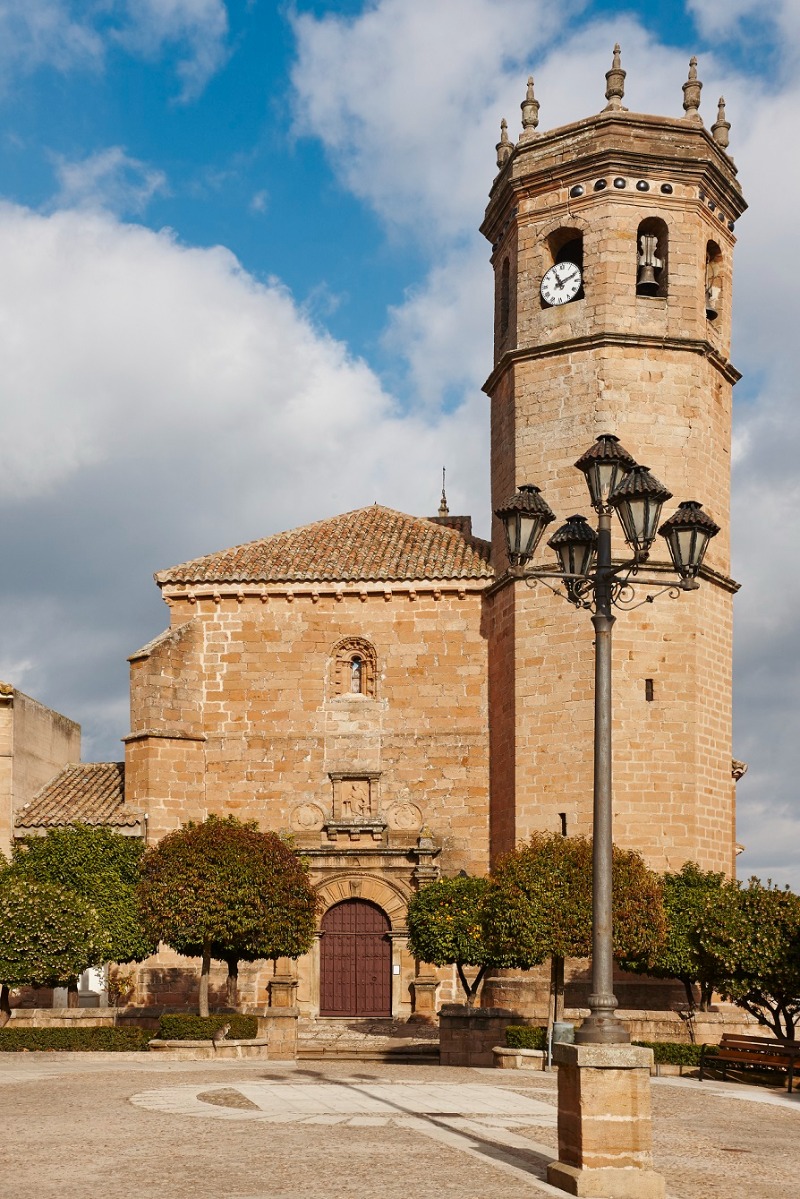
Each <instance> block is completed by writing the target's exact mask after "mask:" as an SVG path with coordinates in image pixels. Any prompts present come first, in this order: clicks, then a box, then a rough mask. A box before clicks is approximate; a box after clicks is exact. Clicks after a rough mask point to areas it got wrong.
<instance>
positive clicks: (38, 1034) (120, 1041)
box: [0, 1026, 155, 1053]
mask: <svg viewBox="0 0 800 1199" xmlns="http://www.w3.org/2000/svg"><path fill="white" fill-rule="evenodd" d="M154 1036H155V1033H154V1032H153V1031H152V1029H146V1028H9V1027H8V1026H6V1027H5V1028H0V1053H22V1052H24V1051H27V1050H29V1051H30V1052H34V1051H36V1050H45V1051H47V1050H57V1049H60V1050H62V1051H63V1050H88V1051H94V1052H103V1053H120V1052H123V1051H125V1050H128V1051H131V1050H133V1051H134V1052H135V1051H137V1050H142V1049H146V1048H147V1046H148V1044H149V1043H150V1041H152V1039H153V1037H154Z"/></svg>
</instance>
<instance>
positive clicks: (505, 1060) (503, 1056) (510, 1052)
mask: <svg viewBox="0 0 800 1199" xmlns="http://www.w3.org/2000/svg"><path fill="white" fill-rule="evenodd" d="M492 1057H493V1058H494V1065H495V1067H496V1068H497V1069H499V1070H543V1069H544V1050H543V1049H509V1048H508V1047H507V1046H505V1045H495V1046H494V1048H493V1049H492Z"/></svg>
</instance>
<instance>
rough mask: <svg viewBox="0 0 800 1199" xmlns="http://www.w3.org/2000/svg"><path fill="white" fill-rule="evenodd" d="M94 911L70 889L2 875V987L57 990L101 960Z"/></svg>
mask: <svg viewBox="0 0 800 1199" xmlns="http://www.w3.org/2000/svg"><path fill="white" fill-rule="evenodd" d="M103 944H104V942H103V935H102V931H101V928H100V924H99V921H98V919H97V916H96V914H95V912H94V911H93V910H92V909H91V908H90V907H89V905H88V904H87V903H86V902H85V901H84V900H83V899H81V897H80V896H79V895H76V893H75V892H74V891H70V890H68V889H67V888H66V887H59V886H56V885H55V884H53V883H38V882H30V881H28V880H27V879H22V878H17V877H15V876H14V874H13V873H12V871H10V870H7V871H6V872H5V873H4V874H3V875H2V876H0V982H1V983H3V984H5V985H7V986H17V985H19V984H21V983H30V984H32V985H33V986H44V987H57V986H64V985H68V984H69V983H71V982H74V981H75V979H76V978H77V977H78V975H79V974H82V973H83V971H84V970H86V969H87V968H88V967H89V966H94V965H96V964H97V963H98V962H100V961H101V960H102V950H103Z"/></svg>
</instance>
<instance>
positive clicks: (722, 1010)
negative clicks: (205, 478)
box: [500, 1004, 770, 1045]
mask: <svg viewBox="0 0 800 1199" xmlns="http://www.w3.org/2000/svg"><path fill="white" fill-rule="evenodd" d="M588 1015H589V1009H588V1008H567V1009H566V1011H565V1012H564V1019H565V1020H569V1021H571V1022H572V1023H574V1024H580V1023H581V1021H582V1020H583V1018H584V1017H585V1016H588ZM617 1015H618V1016H619V1018H620V1020H622V1022H623V1023H624V1025H625V1027H626V1028H627V1029H628V1032H629V1033H630V1038H631V1040H632V1041H669V1042H671V1043H673V1044H682V1045H685V1044H688V1043H689V1042H690V1041H691V1040H692V1035H691V1032H690V1029H689V1024H688V1022H687V1021H686V1020H685V1019H683V1018H682V1017H681V1016H679V1015H678V1013H677V1012H652V1011H639V1010H636V1009H631V1008H628V1009H624V1008H619V1009H618V1010H617ZM512 1023H513V1021H512ZM692 1025H693V1031H694V1041H695V1043H696V1044H698V1045H703V1044H705V1045H718V1044H719V1043H720V1041H721V1040H722V1035H723V1033H736V1034H738V1035H741V1036H759V1037H761V1036H764V1037H768V1036H770V1032H769V1029H767V1028H765V1027H764V1026H763V1024H759V1023H758V1021H757V1020H755V1019H754V1018H753V1017H752V1016H749V1015H748V1014H747V1012H745V1011H743V1010H742V1009H741V1008H737V1007H734V1006H733V1005H732V1004H724V1005H723V1004H721V1005H720V1006H719V1008H718V1009H717V1010H716V1011H714V1012H697V1013H696V1015H695V1018H694V1020H693V1021H692ZM500 1044H502V1042H500Z"/></svg>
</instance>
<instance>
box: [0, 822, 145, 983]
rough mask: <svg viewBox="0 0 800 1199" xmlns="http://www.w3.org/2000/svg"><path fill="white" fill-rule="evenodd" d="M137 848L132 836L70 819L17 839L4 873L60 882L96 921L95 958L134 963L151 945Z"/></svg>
mask: <svg viewBox="0 0 800 1199" xmlns="http://www.w3.org/2000/svg"><path fill="white" fill-rule="evenodd" d="M143 853H144V845H143V844H142V842H141V841H140V839H139V838H138V837H124V836H122V834H121V833H115V832H114V831H113V829H109V828H102V827H97V826H93V825H88V824H71V825H67V826H66V827H64V828H53V829H50V830H49V831H48V832H47V833H46V835H45V836H43V837H25V838H23V839H22V840H21V841H20V842H18V843H17V844H16V845H15V846H14V849H13V858H12V864H11V868H10V873H11V874H13V875H15V876H16V877H18V878H25V879H29V880H32V881H36V882H40V883H53V884H55V885H56V886H60V887H66V888H68V889H69V890H70V891H74V892H75V893H76V894H77V895H79V896H80V897H81V898H82V899H83V900H85V902H86V903H88V904H89V905H90V906H91V907H92V908H93V909H94V911H95V912H96V913H97V917H98V920H99V922H100V928H101V933H102V938H103V942H102V946H101V949H100V961H103V962H140V961H141V960H142V959H143V958H146V957H148V956H149V955H150V954H151V953H154V952H155V949H156V943H155V941H154V940H153V938H152V936H150V934H149V933H148V931H147V929H146V928H145V925H144V921H143V919H142V914H141V911H140V908H139V901H138V899H137V895H136V887H137V886H138V883H139V869H140V864H141V860H142V855H143Z"/></svg>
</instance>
